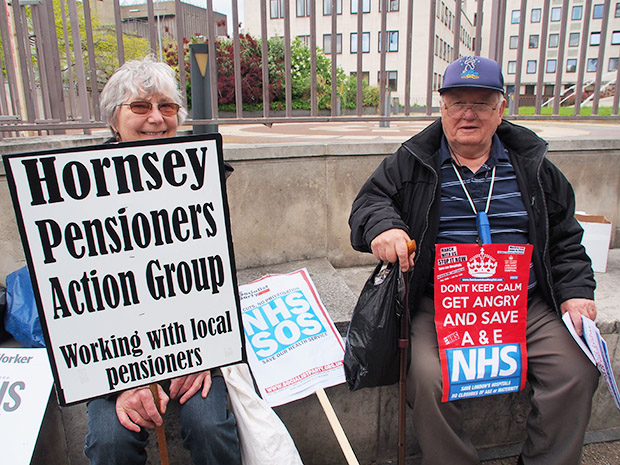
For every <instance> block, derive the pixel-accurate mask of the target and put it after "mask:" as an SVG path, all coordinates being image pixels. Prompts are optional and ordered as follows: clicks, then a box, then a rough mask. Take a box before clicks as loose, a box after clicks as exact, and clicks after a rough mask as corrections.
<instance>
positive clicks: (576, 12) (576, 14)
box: [570, 5, 583, 21]
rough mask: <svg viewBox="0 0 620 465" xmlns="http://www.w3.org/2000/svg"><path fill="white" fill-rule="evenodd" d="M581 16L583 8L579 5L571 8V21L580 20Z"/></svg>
mask: <svg viewBox="0 0 620 465" xmlns="http://www.w3.org/2000/svg"><path fill="white" fill-rule="evenodd" d="M581 15H583V6H581V5H575V6H574V7H573V13H572V14H571V17H570V18H571V19H572V20H573V21H578V20H580V19H581Z"/></svg>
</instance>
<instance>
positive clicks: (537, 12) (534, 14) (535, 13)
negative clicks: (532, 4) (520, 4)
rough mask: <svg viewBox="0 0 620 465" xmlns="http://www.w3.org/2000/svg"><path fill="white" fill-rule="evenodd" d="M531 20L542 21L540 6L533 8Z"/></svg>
mask: <svg viewBox="0 0 620 465" xmlns="http://www.w3.org/2000/svg"><path fill="white" fill-rule="evenodd" d="M530 21H531V22H533V23H540V8H532V16H531V18H530Z"/></svg>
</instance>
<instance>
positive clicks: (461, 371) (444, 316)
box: [435, 244, 533, 402]
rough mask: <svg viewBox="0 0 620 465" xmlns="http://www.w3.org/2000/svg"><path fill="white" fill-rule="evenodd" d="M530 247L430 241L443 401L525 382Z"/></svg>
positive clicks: (516, 386)
mask: <svg viewBox="0 0 620 465" xmlns="http://www.w3.org/2000/svg"><path fill="white" fill-rule="evenodd" d="M532 248H533V247H532V246H531V245H522V244H519V245H511V244H485V245H484V246H480V245H478V244H437V245H436V255H435V325H436V327H437V340H438V344H439V357H440V360H441V370H442V377H443V395H442V401H443V402H447V401H451V400H457V399H464V398H468V397H481V396H488V395H494V394H504V393H508V392H516V391H519V390H521V389H523V387H524V386H525V380H526V373H527V348H526V341H525V329H526V317H527V287H528V281H529V274H530V261H531V257H532Z"/></svg>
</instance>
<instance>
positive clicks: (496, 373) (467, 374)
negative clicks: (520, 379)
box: [446, 344, 521, 383]
mask: <svg viewBox="0 0 620 465" xmlns="http://www.w3.org/2000/svg"><path fill="white" fill-rule="evenodd" d="M446 358H447V361H448V371H449V373H450V382H452V383H463V382H467V381H474V380H482V379H491V378H506V377H509V376H513V375H514V374H515V373H516V372H517V370H518V369H519V367H520V365H521V348H520V346H519V344H505V345H494V346H485V347H468V348H459V349H450V350H446Z"/></svg>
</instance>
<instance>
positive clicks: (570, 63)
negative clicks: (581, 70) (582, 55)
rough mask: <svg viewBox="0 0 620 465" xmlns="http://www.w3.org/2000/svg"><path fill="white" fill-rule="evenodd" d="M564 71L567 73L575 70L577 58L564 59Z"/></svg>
mask: <svg viewBox="0 0 620 465" xmlns="http://www.w3.org/2000/svg"><path fill="white" fill-rule="evenodd" d="M566 72H567V73H576V72H577V58H569V59H568V60H566Z"/></svg>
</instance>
